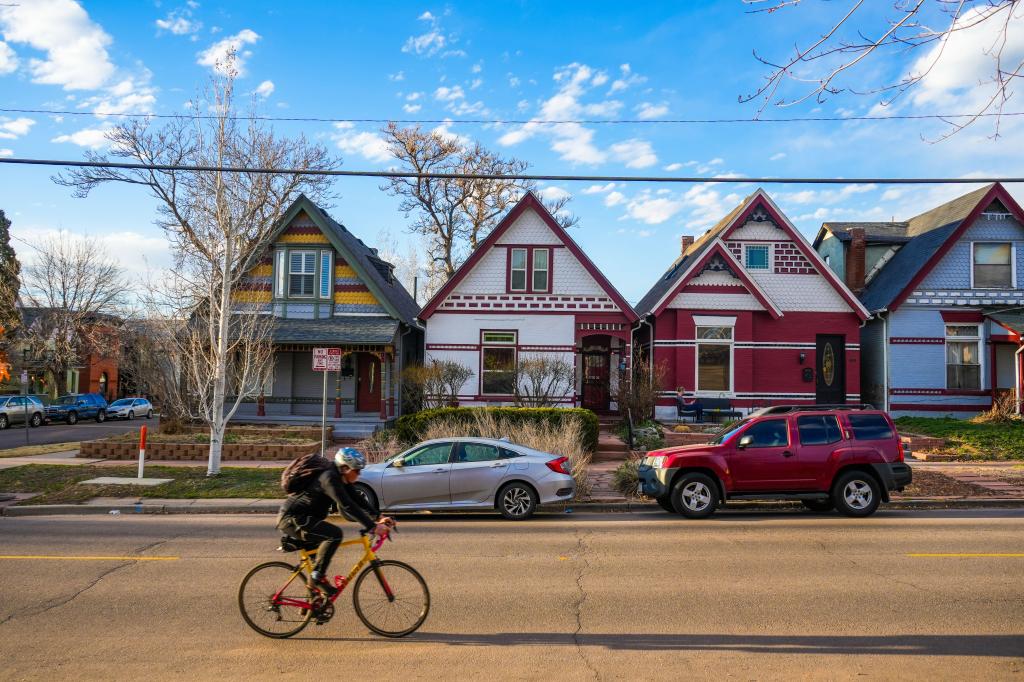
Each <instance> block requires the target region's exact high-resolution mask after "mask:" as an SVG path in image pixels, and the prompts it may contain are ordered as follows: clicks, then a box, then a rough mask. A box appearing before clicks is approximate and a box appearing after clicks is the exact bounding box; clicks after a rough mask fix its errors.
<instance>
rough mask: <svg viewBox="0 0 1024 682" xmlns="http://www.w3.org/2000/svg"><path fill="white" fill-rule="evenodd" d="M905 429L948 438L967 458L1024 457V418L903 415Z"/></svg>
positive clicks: (899, 424) (898, 422) (899, 425)
mask: <svg viewBox="0 0 1024 682" xmlns="http://www.w3.org/2000/svg"><path fill="white" fill-rule="evenodd" d="M896 427H897V428H898V429H899V430H900V431H901V432H903V433H916V434H918V435H921V436H935V437H937V438H945V439H946V441H947V442H948V443H949V445H950V449H951V450H955V451H956V452H958V453H959V454H961V455H963V456H964V459H1024V421H1015V422H1008V423H993V422H985V423H980V424H979V423H974V422H970V421H967V420H962V419H949V418H942V419H934V418H929V417H900V418H899V419H897V420H896Z"/></svg>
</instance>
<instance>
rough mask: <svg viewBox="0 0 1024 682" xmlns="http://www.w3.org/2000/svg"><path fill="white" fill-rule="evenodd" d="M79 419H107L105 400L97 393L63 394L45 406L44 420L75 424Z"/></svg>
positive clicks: (101, 420)
mask: <svg viewBox="0 0 1024 682" xmlns="http://www.w3.org/2000/svg"><path fill="white" fill-rule="evenodd" d="M79 419H95V420H96V421H97V422H99V423H101V424H102V423H103V422H105V421H106V420H107V401H106V400H104V399H103V396H101V395H100V394H99V393H77V394H70V395H63V396H61V397H59V398H57V399H56V400H54V401H53V402H52V403H50V404H49V405H47V406H46V421H49V422H56V421H63V422H67V423H68V424H77V423H78V420H79Z"/></svg>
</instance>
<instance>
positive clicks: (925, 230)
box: [861, 182, 1024, 311]
mask: <svg viewBox="0 0 1024 682" xmlns="http://www.w3.org/2000/svg"><path fill="white" fill-rule="evenodd" d="M995 200H999V201H1000V202H1001V203H1002V204H1003V206H1005V207H1006V209H1007V210H1008V211H1010V213H1011V214H1013V215H1014V217H1016V218H1017V220H1019V221H1021V222H1022V223H1024V211H1022V210H1021V208H1020V206H1019V205H1018V204H1017V202H1016V201H1014V199H1013V197H1012V196H1010V193H1009V192H1007V191H1006V188H1005V187H1003V186H1002V185H1001V184H1000V183H998V182H997V183H994V184H990V185H985V186H984V187H981V188H979V189H976V190H974V191H973V192H968V193H967V194H964V195H963V196H959V197H957V198H956V199H953V200H952V201H947V202H946V203H944V204H942V205H940V206H936V207H935V208H933V209H931V210H928V211H925V212H924V213H922V214H920V215H917V216H914V217H913V218H911V219H910V220H908V221H907V225H908V228H907V233H908V235H909V236H910V237H911V239H910V240H909V241H908V242H907V243H906V244H905V245H904V246H903V247H902V248H901V249H900V250H899V251H897V252H896V255H894V256H893V257H892V259H891V260H890V261H889V262H888V263H886V265H885V267H883V268H882V270H881V271H880V272H879V273H878V274H877V275H875V277H874V278H873V279H872V280H871V282H870V284H868V286H867V288H866V289H865V290H864V292H863V293H862V294H861V301H862V302H863V303H864V305H865V306H866V307H867V308H868V310H871V311H876V310H883V309H886V308H888V309H890V310H894V309H896V308H897V307H899V305H900V304H902V303H903V301H904V300H906V298H907V296H909V295H910V292H911V291H913V290H914V287H916V286H917V285H918V284H919V283H920V282H921V280H923V279H924V277H925V276H926V275H927V274H928V273H929V272H931V270H932V268H934V267H935V265H936V264H937V263H938V262H939V261H940V260H941V259H942V257H943V256H945V255H946V253H948V251H949V249H950V248H952V246H953V244H955V243H956V242H957V240H958V239H960V237H961V236H962V235H963V233H964V232H966V231H967V228H969V227H970V226H971V225H972V224H973V223H974V221H975V220H976V219H977V218H978V216H979V215H980V214H981V213H982V211H984V210H985V209H986V208H988V207H989V206H990V205H991V204H992V202H993V201H995Z"/></svg>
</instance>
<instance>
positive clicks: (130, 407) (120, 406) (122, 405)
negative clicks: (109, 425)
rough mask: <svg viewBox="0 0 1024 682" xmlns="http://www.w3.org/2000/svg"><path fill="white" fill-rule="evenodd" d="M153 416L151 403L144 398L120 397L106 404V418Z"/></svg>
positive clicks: (149, 417)
mask: <svg viewBox="0 0 1024 682" xmlns="http://www.w3.org/2000/svg"><path fill="white" fill-rule="evenodd" d="M136 417H145V418H146V419H152V418H153V405H152V404H151V403H150V402H149V401H148V400H146V399H145V398H121V399H120V400H115V401H114V402H112V403H110V404H109V405H107V419H135V418H136Z"/></svg>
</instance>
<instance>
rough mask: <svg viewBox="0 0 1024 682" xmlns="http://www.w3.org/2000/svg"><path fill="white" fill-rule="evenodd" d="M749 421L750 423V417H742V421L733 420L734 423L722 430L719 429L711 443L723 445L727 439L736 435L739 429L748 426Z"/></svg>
mask: <svg viewBox="0 0 1024 682" xmlns="http://www.w3.org/2000/svg"><path fill="white" fill-rule="evenodd" d="M749 423H750V419H749V418H748V419H741V420H740V421H738V422H733V423H732V424H727V425H726V426H725V427H723V428H722V430H721V431H719V432H718V433H716V434H715V437H714V438H712V439H711V441H710V443H711V444H712V445H721V444H722V443H724V442H725V441H727V440H729V439H730V438H732V437H733V435H735V434H736V432H737V431H739V430H740V429H742V428H743V427H744V426H746V425H747V424H749Z"/></svg>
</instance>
